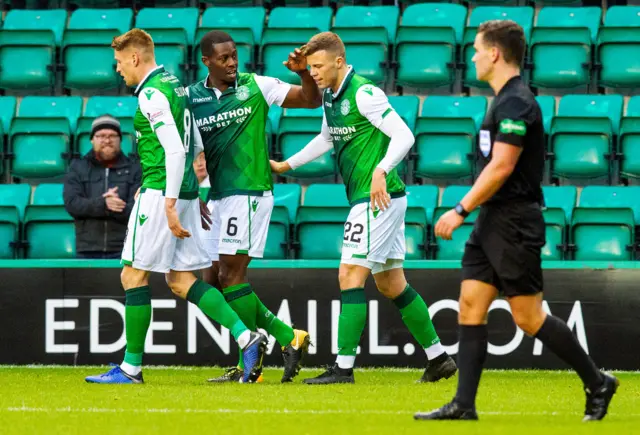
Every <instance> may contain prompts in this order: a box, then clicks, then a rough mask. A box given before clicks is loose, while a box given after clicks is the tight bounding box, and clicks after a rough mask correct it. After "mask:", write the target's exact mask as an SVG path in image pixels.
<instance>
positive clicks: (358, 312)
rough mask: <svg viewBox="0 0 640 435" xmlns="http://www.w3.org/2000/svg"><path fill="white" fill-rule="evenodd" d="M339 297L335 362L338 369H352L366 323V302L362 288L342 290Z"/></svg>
mask: <svg viewBox="0 0 640 435" xmlns="http://www.w3.org/2000/svg"><path fill="white" fill-rule="evenodd" d="M340 295H341V298H342V309H341V310H340V318H339V319H338V360H337V362H338V365H339V366H340V368H352V367H353V363H354V362H355V357H356V353H357V350H358V343H359V342H360V336H361V335H362V331H363V330H364V326H365V323H366V321H367V300H366V298H365V295H364V288H352V289H348V290H342V291H341V292H340ZM341 357H342V358H341ZM345 357H346V358H345Z"/></svg>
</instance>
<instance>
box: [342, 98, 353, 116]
mask: <svg viewBox="0 0 640 435" xmlns="http://www.w3.org/2000/svg"><path fill="white" fill-rule="evenodd" d="M349 110H351V103H350V102H349V100H344V101H343V102H342V104H340V113H342V116H347V115H348V114H349Z"/></svg>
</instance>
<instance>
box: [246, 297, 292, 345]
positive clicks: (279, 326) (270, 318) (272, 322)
mask: <svg viewBox="0 0 640 435" xmlns="http://www.w3.org/2000/svg"><path fill="white" fill-rule="evenodd" d="M253 297H254V299H255V301H256V307H257V317H256V322H257V326H258V328H262V329H264V330H265V331H267V332H268V333H269V335H273V336H274V337H275V339H276V340H277V341H278V344H279V345H280V346H282V347H284V346H286V345H288V344H289V343H291V341H292V340H293V337H295V333H294V332H293V328H292V327H291V326H289V325H287V324H286V323H284V322H283V321H282V320H280V319H278V317H277V316H276V315H274V314H273V313H272V312H271V311H269V309H268V308H267V307H265V306H264V304H263V303H262V301H261V300H260V299H259V298H258V296H257V295H256V294H255V293H254V294H253Z"/></svg>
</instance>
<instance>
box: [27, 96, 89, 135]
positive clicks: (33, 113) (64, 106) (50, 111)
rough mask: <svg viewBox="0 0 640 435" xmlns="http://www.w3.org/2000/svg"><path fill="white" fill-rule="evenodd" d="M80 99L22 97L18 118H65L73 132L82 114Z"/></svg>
mask: <svg viewBox="0 0 640 435" xmlns="http://www.w3.org/2000/svg"><path fill="white" fill-rule="evenodd" d="M82 105H83V101H82V97H78V96H74V97H37V96H28V97H24V98H23V99H22V101H21V102H20V109H19V111H18V117H19V118H22V117H28V118H66V119H67V120H68V122H69V127H70V128H71V130H75V128H76V123H77V121H78V118H79V117H80V115H81V114H82Z"/></svg>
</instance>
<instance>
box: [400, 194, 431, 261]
mask: <svg viewBox="0 0 640 435" xmlns="http://www.w3.org/2000/svg"><path fill="white" fill-rule="evenodd" d="M437 204H438V186H432V185H410V186H407V206H408V208H407V216H406V218H405V240H406V248H407V252H406V257H405V258H406V259H407V260H422V259H425V258H426V256H427V249H426V246H427V239H428V228H429V225H431V223H432V218H433V212H434V210H435V208H436V206H437Z"/></svg>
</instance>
